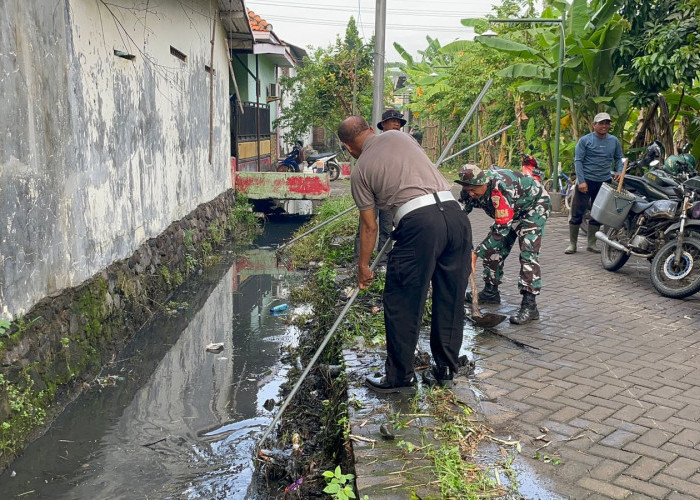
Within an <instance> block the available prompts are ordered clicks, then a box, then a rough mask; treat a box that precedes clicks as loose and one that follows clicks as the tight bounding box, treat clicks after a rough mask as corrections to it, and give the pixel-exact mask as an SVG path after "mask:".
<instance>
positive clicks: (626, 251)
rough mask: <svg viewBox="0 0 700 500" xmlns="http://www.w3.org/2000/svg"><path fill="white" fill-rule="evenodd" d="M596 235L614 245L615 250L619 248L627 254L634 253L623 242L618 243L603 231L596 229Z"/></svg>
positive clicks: (607, 243)
mask: <svg viewBox="0 0 700 500" xmlns="http://www.w3.org/2000/svg"><path fill="white" fill-rule="evenodd" d="M595 237H596V238H597V239H599V240H600V241H602V242H603V243H605V244H606V245H609V246H611V247H613V248H614V249H615V250H619V251H620V252H624V253H626V254H628V255H629V254H630V253H632V250H630V249H629V248H627V247H626V246H624V245H623V244H621V243H618V242H617V241H613V240H611V239H610V238H608V235H606V234H605V233H604V232H603V231H596V233H595Z"/></svg>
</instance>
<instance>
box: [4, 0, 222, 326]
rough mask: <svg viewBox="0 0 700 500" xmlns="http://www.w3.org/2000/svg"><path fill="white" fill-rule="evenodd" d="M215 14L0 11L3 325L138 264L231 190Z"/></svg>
mask: <svg viewBox="0 0 700 500" xmlns="http://www.w3.org/2000/svg"><path fill="white" fill-rule="evenodd" d="M215 8H216V6H214V7H212V5H211V2H209V0H187V1H186V2H182V1H178V0H164V1H160V2H150V3H148V2H146V3H144V4H143V6H140V5H139V4H138V3H137V2H134V1H133V0H128V1H127V0H112V1H110V2H99V1H94V0H56V1H54V2H46V1H45V0H3V2H2V6H1V7H0V11H1V12H2V15H1V16H0V117H2V119H1V120H0V320H2V319H3V318H4V319H6V320H13V319H17V318H20V317H22V316H23V315H27V313H28V312H29V311H30V310H31V308H32V307H33V306H34V305H35V304H37V303H38V302H39V301H40V300H41V299H42V298H44V297H47V296H50V295H52V294H56V293H59V292H60V291H61V290H65V289H70V288H73V287H77V286H79V285H81V283H83V282H84V281H86V280H88V279H90V277H91V276H93V275H94V274H95V273H97V272H99V271H100V270H103V269H105V268H107V267H108V266H110V265H111V264H112V263H114V262H117V261H119V260H121V259H127V258H128V259H131V258H132V257H131V256H133V255H134V254H135V252H136V253H139V252H141V251H142V249H143V248H144V246H143V245H144V243H145V242H147V241H148V240H149V239H151V238H155V237H157V236H158V235H159V234H161V233H163V232H164V231H165V230H166V228H168V227H169V226H170V225H171V224H172V223H173V221H177V220H180V219H181V218H183V217H184V216H186V215H187V214H189V213H190V212H192V211H193V210H194V209H195V208H196V207H197V206H199V205H200V204H202V203H206V202H210V201H211V200H214V199H216V198H217V196H219V195H220V194H221V193H222V192H224V191H225V190H226V189H227V188H228V187H229V186H230V167H229V162H230V149H231V147H230V135H229V123H230V117H229V114H230V110H229V99H228V92H229V87H228V85H229V82H228V71H227V54H226V50H225V44H224V36H225V34H224V29H223V28H222V26H221V24H220V23H217V26H216V36H215V43H214V55H213V57H214V59H213V61H214V62H213V68H214V72H213V80H214V82H213V99H210V73H211V72H210V71H209V70H208V69H207V68H208V67H209V66H210V65H212V62H211V51H212V45H211V43H210V41H211V37H212V26H213V23H212V19H213V18H214V9H215ZM210 103H213V107H212V108H211V111H210ZM210 112H211V113H213V129H212V131H211V133H212V138H213V140H212V142H211V144H212V156H211V161H210V158H209V154H210V149H209V148H210V126H209V123H210ZM135 265H137V264H135ZM146 267H148V266H146ZM110 286H112V285H110Z"/></svg>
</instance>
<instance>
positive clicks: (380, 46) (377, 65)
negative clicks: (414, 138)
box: [370, 0, 386, 134]
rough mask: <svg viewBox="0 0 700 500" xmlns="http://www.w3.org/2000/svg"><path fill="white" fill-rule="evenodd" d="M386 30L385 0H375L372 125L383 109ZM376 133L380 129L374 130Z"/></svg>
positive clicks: (380, 115) (379, 117)
mask: <svg viewBox="0 0 700 500" xmlns="http://www.w3.org/2000/svg"><path fill="white" fill-rule="evenodd" d="M385 31H386V0H377V3H376V11H375V15H374V90H373V91H372V123H371V124H370V125H372V126H373V127H374V126H376V124H377V123H379V120H381V118H382V111H383V110H384V50H385V49H384V37H385ZM374 132H375V133H376V134H378V133H379V132H381V131H380V130H375V131H374Z"/></svg>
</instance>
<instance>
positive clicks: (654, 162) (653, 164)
mask: <svg viewBox="0 0 700 500" xmlns="http://www.w3.org/2000/svg"><path fill="white" fill-rule="evenodd" d="M660 163H661V162H660V161H659V160H653V161H652V162H651V163H649V166H650V167H657V166H659V164H660Z"/></svg>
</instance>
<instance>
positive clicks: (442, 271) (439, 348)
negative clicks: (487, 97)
mask: <svg viewBox="0 0 700 500" xmlns="http://www.w3.org/2000/svg"><path fill="white" fill-rule="evenodd" d="M338 138H339V139H340V141H341V142H342V143H343V144H345V147H346V148H347V150H348V152H349V153H350V154H351V155H352V156H353V157H354V158H357V160H358V161H357V164H356V166H355V169H354V170H353V171H352V174H351V175H350V189H351V192H352V197H353V199H354V200H355V203H356V204H357V207H358V208H359V210H360V257H359V262H358V269H357V281H358V286H359V287H360V288H362V289H364V288H367V287H368V286H369V285H370V284H371V282H372V279H373V277H374V276H373V273H372V271H371V270H370V268H369V260H370V257H371V255H372V251H373V249H374V242H375V240H376V237H377V221H376V219H375V210H376V209H385V210H391V212H392V213H393V216H394V226H395V227H396V229H395V230H394V232H393V235H392V237H393V239H394V248H393V249H392V251H391V253H390V254H389V259H388V264H387V271H386V284H385V286H384V297H383V304H384V324H385V327H386V346H387V358H386V362H385V372H386V375H385V376H384V377H383V378H381V379H376V378H375V377H367V379H366V380H365V385H367V387H368V388H369V389H371V390H372V391H374V392H378V393H393V392H398V393H409V394H410V393H412V392H414V391H415V387H414V385H413V384H414V368H413V361H414V353H415V349H416V345H417V343H418V334H419V330H420V325H421V320H422V318H423V310H424V308H425V302H426V298H427V295H428V287H429V286H430V285H431V283H432V286H433V306H432V323H431V327H430V350H431V352H432V355H433V360H434V362H435V366H434V368H433V375H434V378H435V380H436V381H437V383H438V384H440V385H443V386H446V387H450V386H451V385H452V384H453V378H454V374H455V373H456V372H457V368H458V363H459V361H458V357H459V350H460V347H461V345H462V332H463V329H464V304H463V300H464V292H465V291H466V288H467V278H468V277H469V274H468V273H469V267H468V264H469V255H470V253H471V249H472V239H471V233H472V232H471V225H470V224H469V218H468V217H467V215H466V214H465V213H464V211H462V209H461V207H460V205H459V203H458V202H457V201H456V200H455V198H454V196H453V195H452V193H451V192H450V188H451V183H450V182H448V181H447V180H446V179H445V177H443V175H442V174H441V173H440V172H439V171H438V169H437V168H435V165H433V163H432V162H431V161H430V159H429V158H428V157H427V156H426V154H425V152H424V151H423V149H422V148H421V147H420V145H419V144H418V143H417V142H416V141H415V140H414V139H413V138H412V137H410V136H409V135H408V134H405V133H403V132H399V131H395V130H390V131H388V132H385V133H383V134H380V135H375V134H374V130H373V129H372V128H371V127H370V126H369V125H368V124H367V122H366V121H365V119H364V118H362V117H360V116H350V117H348V118H346V119H345V120H343V122H342V123H341V124H340V126H339V127H338Z"/></svg>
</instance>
